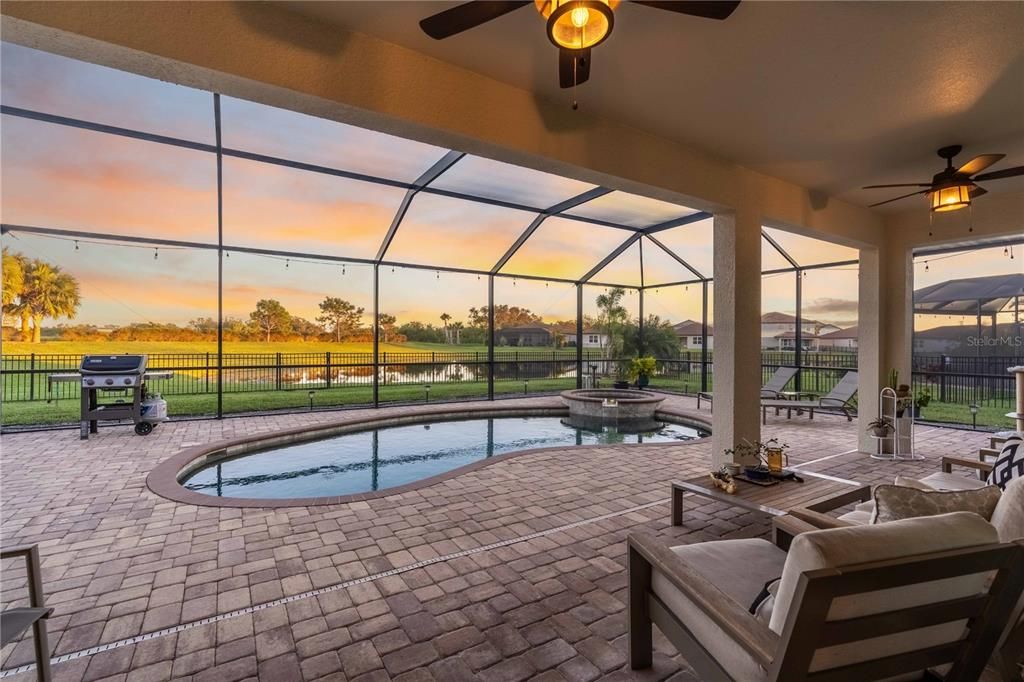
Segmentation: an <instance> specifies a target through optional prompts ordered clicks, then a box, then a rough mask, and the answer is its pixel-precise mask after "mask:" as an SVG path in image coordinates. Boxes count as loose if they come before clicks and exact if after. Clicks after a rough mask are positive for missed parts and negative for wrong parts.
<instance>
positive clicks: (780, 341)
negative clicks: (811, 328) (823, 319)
mask: <svg viewBox="0 0 1024 682" xmlns="http://www.w3.org/2000/svg"><path fill="white" fill-rule="evenodd" d="M773 340H774V344H772V345H768V346H766V345H765V340H764V339H763V338H762V339H761V348H762V349H770V350H796V332H795V331H791V332H782V333H781V334H776V335H775V338H774V339H773ZM818 342H819V337H818V335H817V334H808V333H804V334H801V335H800V347H801V348H803V349H804V350H807V351H817V350H819V349H820V347H819V343H818Z"/></svg>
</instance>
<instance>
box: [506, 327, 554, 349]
mask: <svg viewBox="0 0 1024 682" xmlns="http://www.w3.org/2000/svg"><path fill="white" fill-rule="evenodd" d="M494 337H495V338H494V341H495V343H496V344H498V345H499V346H534V347H536V346H541V347H544V346H547V347H552V346H554V345H555V333H554V332H553V331H552V330H551V329H550V328H548V327H545V326H544V325H539V324H538V325H530V326H525V327H502V328H501V329H499V330H498V331H496V332H495V334H494Z"/></svg>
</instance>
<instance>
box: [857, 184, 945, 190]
mask: <svg viewBox="0 0 1024 682" xmlns="http://www.w3.org/2000/svg"><path fill="white" fill-rule="evenodd" d="M889 187H931V185H930V184H929V183H927V182H904V183H901V184H899V185H867V186H866V187H861V189H887V188H889Z"/></svg>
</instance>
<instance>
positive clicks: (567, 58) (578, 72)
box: [558, 47, 590, 88]
mask: <svg viewBox="0 0 1024 682" xmlns="http://www.w3.org/2000/svg"><path fill="white" fill-rule="evenodd" d="M589 79H590V48H589V47H588V48H587V49H585V50H559V51H558V84H559V86H561V87H562V88H571V87H572V86H573V85H579V84H581V83H585V82H586V81H587V80H589Z"/></svg>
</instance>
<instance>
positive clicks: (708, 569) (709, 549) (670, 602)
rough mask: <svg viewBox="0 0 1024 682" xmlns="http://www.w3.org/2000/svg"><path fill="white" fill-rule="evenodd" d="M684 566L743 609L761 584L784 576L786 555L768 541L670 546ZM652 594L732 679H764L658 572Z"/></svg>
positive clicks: (748, 660)
mask: <svg viewBox="0 0 1024 682" xmlns="http://www.w3.org/2000/svg"><path fill="white" fill-rule="evenodd" d="M672 551H673V552H675V553H676V554H677V555H679V557H680V558H681V559H682V560H683V561H685V562H686V564H687V565H688V566H690V567H691V568H693V569H694V570H696V571H697V572H698V573H700V574H701V575H702V576H703V577H704V578H706V579H707V580H708V581H709V582H710V583H711V584H713V585H714V586H715V587H717V588H718V589H719V590H721V591H722V592H724V593H725V594H726V596H728V597H729V598H730V599H732V600H733V601H734V602H736V604H737V605H738V606H739V607H740V608H741V609H743V610H744V611H746V610H748V609H749V608H750V605H751V604H752V603H753V601H754V598H755V597H757V595H758V594H759V593H760V592H761V588H763V587H764V584H765V583H766V582H768V581H769V580H771V579H772V578H777V577H779V576H780V575H782V567H783V566H784V565H785V563H786V553H785V552H783V551H782V550H781V549H779V548H778V547H776V546H775V545H773V544H772V543H770V542H768V541H766V540H759V539H745V540H719V541H714V542H700V543H696V544H693V545H681V546H679V547H672ZM651 591H652V592H653V593H654V594H655V595H657V596H658V598H659V599H661V601H663V602H664V603H665V605H666V606H667V607H668V608H669V610H671V611H672V613H674V614H675V615H676V616H677V617H678V618H679V619H680V620H681V621H682V622H683V623H684V624H685V625H686V627H687V629H688V630H689V631H690V632H691V633H692V634H693V636H694V637H695V638H696V639H697V641H699V642H700V643H701V645H702V646H703V647H704V648H705V649H706V650H707V651H708V653H710V654H711V655H712V656H713V657H714V659H715V660H716V661H718V663H719V665H721V666H722V667H723V668H725V670H726V671H727V672H728V673H729V674H730V675H731V676H732V677H733V678H734V679H736V680H751V681H752V682H754V681H756V680H761V679H764V677H765V671H764V670H763V669H762V668H761V666H760V665H759V664H758V663H757V661H755V660H754V659H752V658H751V657H750V656H748V655H747V654H745V653H744V652H743V650H742V649H741V648H740V647H738V646H736V644H735V643H734V642H733V641H732V640H731V639H730V638H729V637H728V636H727V635H726V634H725V633H724V632H722V630H721V628H719V627H718V626H717V625H715V624H714V623H713V622H712V621H711V620H710V619H709V618H708V617H707V615H705V614H704V612H703V611H702V610H701V609H700V608H698V607H697V606H695V605H694V604H693V602H691V601H690V600H689V599H688V598H687V597H686V596H685V595H684V594H683V593H682V592H680V591H679V590H677V589H676V588H675V586H673V585H672V583H671V582H669V580H668V579H667V578H666V577H665V576H664V575H663V574H661V573H659V572H658V571H654V573H653V575H652V576H651Z"/></svg>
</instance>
